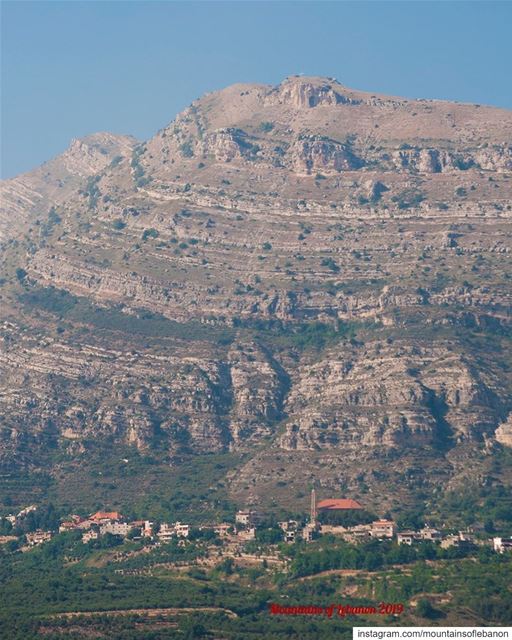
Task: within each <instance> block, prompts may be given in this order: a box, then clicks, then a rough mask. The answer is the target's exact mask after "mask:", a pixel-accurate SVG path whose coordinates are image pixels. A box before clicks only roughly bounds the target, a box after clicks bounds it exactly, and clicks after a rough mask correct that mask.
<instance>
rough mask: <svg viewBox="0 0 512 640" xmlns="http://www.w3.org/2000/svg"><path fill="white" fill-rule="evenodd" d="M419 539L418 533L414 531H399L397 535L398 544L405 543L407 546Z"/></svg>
mask: <svg viewBox="0 0 512 640" xmlns="http://www.w3.org/2000/svg"><path fill="white" fill-rule="evenodd" d="M418 540H420V535H419V534H418V533H417V532H416V531H400V532H399V533H398V535H397V542H398V544H406V545H408V546H409V547H410V546H412V545H413V544H414V543H415V542H418Z"/></svg>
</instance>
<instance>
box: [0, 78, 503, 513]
mask: <svg viewBox="0 0 512 640" xmlns="http://www.w3.org/2000/svg"><path fill="white" fill-rule="evenodd" d="M511 177H512V113H511V112H510V111H505V110H500V109H496V108H492V107H486V106H481V105H471V104H458V103H451V102H444V101H436V100H423V99H422V100H408V99H404V98H398V97H389V96H382V95H377V94H370V93H365V92H361V91H355V90H351V89H348V88H346V87H345V86H343V85H342V84H340V83H339V82H338V81H336V80H335V79H333V78H306V77H291V78H287V79H286V80H284V81H283V82H282V83H281V84H280V85H278V86H276V87H274V86H267V85H255V84H237V85H234V86H231V87H228V88H227V89H224V90H222V91H218V92H214V93H211V94H208V95H206V96H204V97H203V98H201V99H199V100H197V101H195V102H193V103H192V104H191V106H190V107H189V108H188V109H186V110H185V111H184V112H182V113H181V114H179V115H178V116H177V117H176V119H175V120H174V121H173V122H171V123H170V124H169V125H168V126H167V127H165V128H164V129H162V130H161V131H159V132H158V133H157V134H156V135H155V136H154V137H153V138H151V139H150V140H148V141H147V142H145V143H142V144H138V143H137V142H136V141H135V140H134V139H132V138H129V137H121V136H113V135H111V134H96V135H93V136H89V137H87V138H85V139H83V140H76V141H73V143H72V145H71V147H70V148H69V149H68V151H66V152H65V153H64V154H62V155H61V156H59V157H57V158H55V159H54V160H52V161H50V162H49V163H46V164H45V165H43V166H42V167H41V168H39V169H36V170H35V171H33V172H31V173H28V174H25V175H23V176H20V177H18V178H15V179H13V180H8V181H6V182H5V183H4V184H3V186H2V209H1V213H0V231H1V233H2V272H3V276H2V288H1V289H0V294H1V303H2V315H3V322H2V354H1V360H0V371H1V377H0V380H1V382H0V384H1V390H0V403H1V405H2V411H1V414H2V416H3V417H2V428H1V430H0V461H1V466H2V471H3V477H4V478H6V481H5V487H4V493H5V494H6V495H8V496H9V499H10V500H11V501H12V500H14V501H15V502H16V501H21V500H22V496H26V495H29V494H30V491H31V490H35V489H34V487H36V486H37V482H38V481H36V480H34V478H37V477H39V476H38V475H37V474H41V473H42V474H45V475H44V477H45V482H46V483H47V485H48V487H50V489H48V491H49V492H50V493H52V492H53V493H52V495H54V496H60V498H61V499H63V498H62V496H64V495H65V493H66V490H69V489H70V487H72V488H73V492H74V493H73V495H74V496H75V499H76V500H81V501H82V502H83V503H84V504H88V505H89V503H90V502H91V501H94V500H99V496H100V495H101V497H102V499H106V500H109V501H110V503H112V504H113V505H114V504H116V505H117V504H123V500H125V501H129V500H130V499H131V498H130V497H127V496H126V495H125V493H126V487H130V492H133V496H132V497H133V499H134V500H135V497H136V496H140V494H147V493H148V492H155V493H158V492H162V491H164V492H171V493H172V489H170V488H169V487H168V486H167V485H166V484H165V482H168V479H167V476H165V478H166V479H165V482H164V476H159V473H160V471H158V470H162V469H167V470H168V469H171V470H174V471H176V472H177V473H179V472H180V470H183V469H187V470H190V469H193V468H194V465H196V464H208V460H211V465H210V466H211V468H212V469H215V468H216V469H217V471H216V472H213V471H212V474H211V477H210V476H209V475H208V474H206V475H205V478H208V479H207V480H205V482H206V484H207V486H206V487H205V491H204V495H202V498H201V499H202V500H203V501H204V504H211V495H213V494H215V495H217V493H218V494H219V495H222V496H224V497H225V498H226V499H228V500H231V501H233V502H235V503H238V504H239V505H244V504H257V505H266V506H267V507H268V508H286V509H291V510H293V508H295V507H296V505H300V506H301V508H302V507H303V506H304V505H305V504H306V503H307V492H308V489H309V488H310V487H311V486H313V485H315V486H317V487H319V488H320V489H321V492H322V493H323V494H325V496H326V497H331V496H335V495H340V494H347V495H348V494H350V496H351V497H355V498H357V499H359V500H361V501H362V502H363V503H364V504H365V505H368V506H370V507H373V508H374V509H378V510H381V511H382V510H383V509H391V510H393V509H398V508H403V507H404V505H405V506H407V507H410V508H413V507H414V506H415V505H417V504H418V502H421V503H422V504H423V503H424V504H426V505H427V507H426V508H427V509H428V508H430V509H434V508H435V505H436V502H439V499H438V498H436V496H441V495H447V494H449V493H450V491H455V490H458V488H460V487H472V486H475V487H477V490H480V489H481V488H482V487H483V488H485V487H487V488H489V487H490V488H492V489H493V490H494V489H496V491H498V492H503V491H507V490H508V489H509V487H510V484H511V482H512V473H511V471H510V465H509V461H510V453H511V452H510V448H511V447H512V417H511V416H512V399H511V398H512V394H511V390H512V373H511V371H512V370H511V363H510V339H511V332H510V321H511V313H510V312H511V306H510V302H511V288H510V274H511V273H512V269H511V253H510V236H511V227H510V217H511V210H512V205H511V202H512V200H511V195H512V181H511ZM125 459H126V460H128V462H126V463H125V462H122V463H121V462H120V460H125ZM135 459H137V460H139V462H140V465H141V466H139V467H136V469H138V470H133V471H132V472H130V470H129V468H130V465H132V464H135V463H134V460H135ZM219 460H221V461H222V462H219ZM98 461H99V462H98ZM106 461H108V463H106ZM141 461H142V462H141ZM205 461H206V463H205ZM100 462H101V463H102V464H103V466H101V469H102V470H101V472H100V471H98V469H99V468H100V467H98V466H97V465H98V464H100ZM137 464H139V463H137ZM216 465H217V466H216ZM106 468H107V469H108V476H109V478H110V480H105V478H104V477H103V478H99V479H98V473H100V474H103V476H104V475H105V469H106ZM134 469H135V467H134ZM161 472H162V473H164V471H161ZM205 473H206V472H205ZM208 473H209V472H208ZM24 474H25V475H24ZM164 475H165V474H164ZM21 476H23V477H24V478H25V480H24V483H25V484H23V483H20V482H18V481H17V480H16V479H17V478H19V477H21ZM208 483H210V484H208ZM22 485H23V486H22ZM45 486H46V485H45ZM38 490H42V489H41V487H38ZM24 492H25V493H24ZM216 492H217V493H216ZM209 501H210V502H209Z"/></svg>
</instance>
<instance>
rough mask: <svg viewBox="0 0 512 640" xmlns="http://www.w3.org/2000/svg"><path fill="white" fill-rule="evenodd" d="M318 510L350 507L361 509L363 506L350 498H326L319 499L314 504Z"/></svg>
mask: <svg viewBox="0 0 512 640" xmlns="http://www.w3.org/2000/svg"><path fill="white" fill-rule="evenodd" d="M316 508H317V510H318V511H347V510H350V509H362V508H363V507H362V506H361V505H360V504H359V502H357V501H356V500H352V498H328V499H327V500H320V502H319V503H318V504H317V505H316Z"/></svg>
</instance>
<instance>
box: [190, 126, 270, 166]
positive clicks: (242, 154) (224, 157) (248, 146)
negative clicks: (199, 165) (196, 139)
mask: <svg viewBox="0 0 512 640" xmlns="http://www.w3.org/2000/svg"><path fill="white" fill-rule="evenodd" d="M201 147H202V153H203V155H204V154H206V155H208V154H212V155H213V156H214V157H215V159H216V160H219V161H221V162H231V161H232V160H235V159H236V158H239V159H240V158H247V157H251V156H253V155H254V153H255V152H256V151H257V148H256V146H255V145H254V144H252V143H251V142H250V140H249V137H248V136H247V134H246V133H245V132H244V131H242V130H240V129H221V130H219V131H215V132H213V133H212V134H210V135H209V136H207V138H206V141H205V142H204V144H202V145H201Z"/></svg>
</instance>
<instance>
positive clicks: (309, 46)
mask: <svg viewBox="0 0 512 640" xmlns="http://www.w3.org/2000/svg"><path fill="white" fill-rule="evenodd" d="M511 25H512V3H511V2H508V1H504V2H492V1H483V2H463V1H461V2H443V1H441V2H415V1H409V2H386V1H384V0H380V1H377V2H362V1H358V2H319V1H316V2H243V1H237V2H215V1H210V2H192V1H189V2H149V1H148V2H123V1H117V2H95V1H89V2H72V1H66V2H46V1H44V0H43V1H39V2H3V3H2V57H1V67H2V68H1V72H2V86H1V88H2V114H1V117H2V120H1V124H2V128H1V134H2V177H10V176H13V175H15V174H17V173H20V172H22V171H27V170H29V169H31V168H33V167H35V166H37V165H38V164H40V163H41V162H43V161H44V160H47V159H49V158H50V157H52V156H54V155H56V154H58V153H60V152H62V151H63V150H64V149H65V148H66V147H67V146H68V144H69V141H70V139H71V138H72V137H79V136H83V135H85V134H88V133H93V132H95V131H113V132H116V133H131V134H133V135H135V136H136V137H138V138H141V139H144V138H147V137H149V136H151V135H152V134H153V133H155V131H156V130H158V129H159V128H161V127H162V126H164V125H165V124H167V123H168V122H169V121H170V120H172V119H173V118H174V116H175V115H176V113H177V112H178V111H180V110H181V109H183V108H184V107H186V106H187V105H188V104H189V103H190V102H191V101H192V100H193V99H195V98H197V97H199V96H200V95H201V94H203V93H205V92H206V91H211V90H214V89H218V88H221V87H224V86H226V85H229V84H231V83H233V82H239V81H244V82H265V83H278V82H279V81H280V80H281V79H282V78H284V77H285V76H287V75H291V74H296V73H304V74H306V75H322V76H335V77H336V78H338V80H339V81H340V82H342V83H343V84H346V85H348V86H349V87H353V88H357V89H365V90H369V91H375V92H382V93H388V94H394V95H404V96H408V97H425V98H442V99H449V100H459V101H465V102H476V103H482V104H492V105H498V106H502V107H507V108H512V82H511V71H510V69H511V62H512V37H511Z"/></svg>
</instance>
